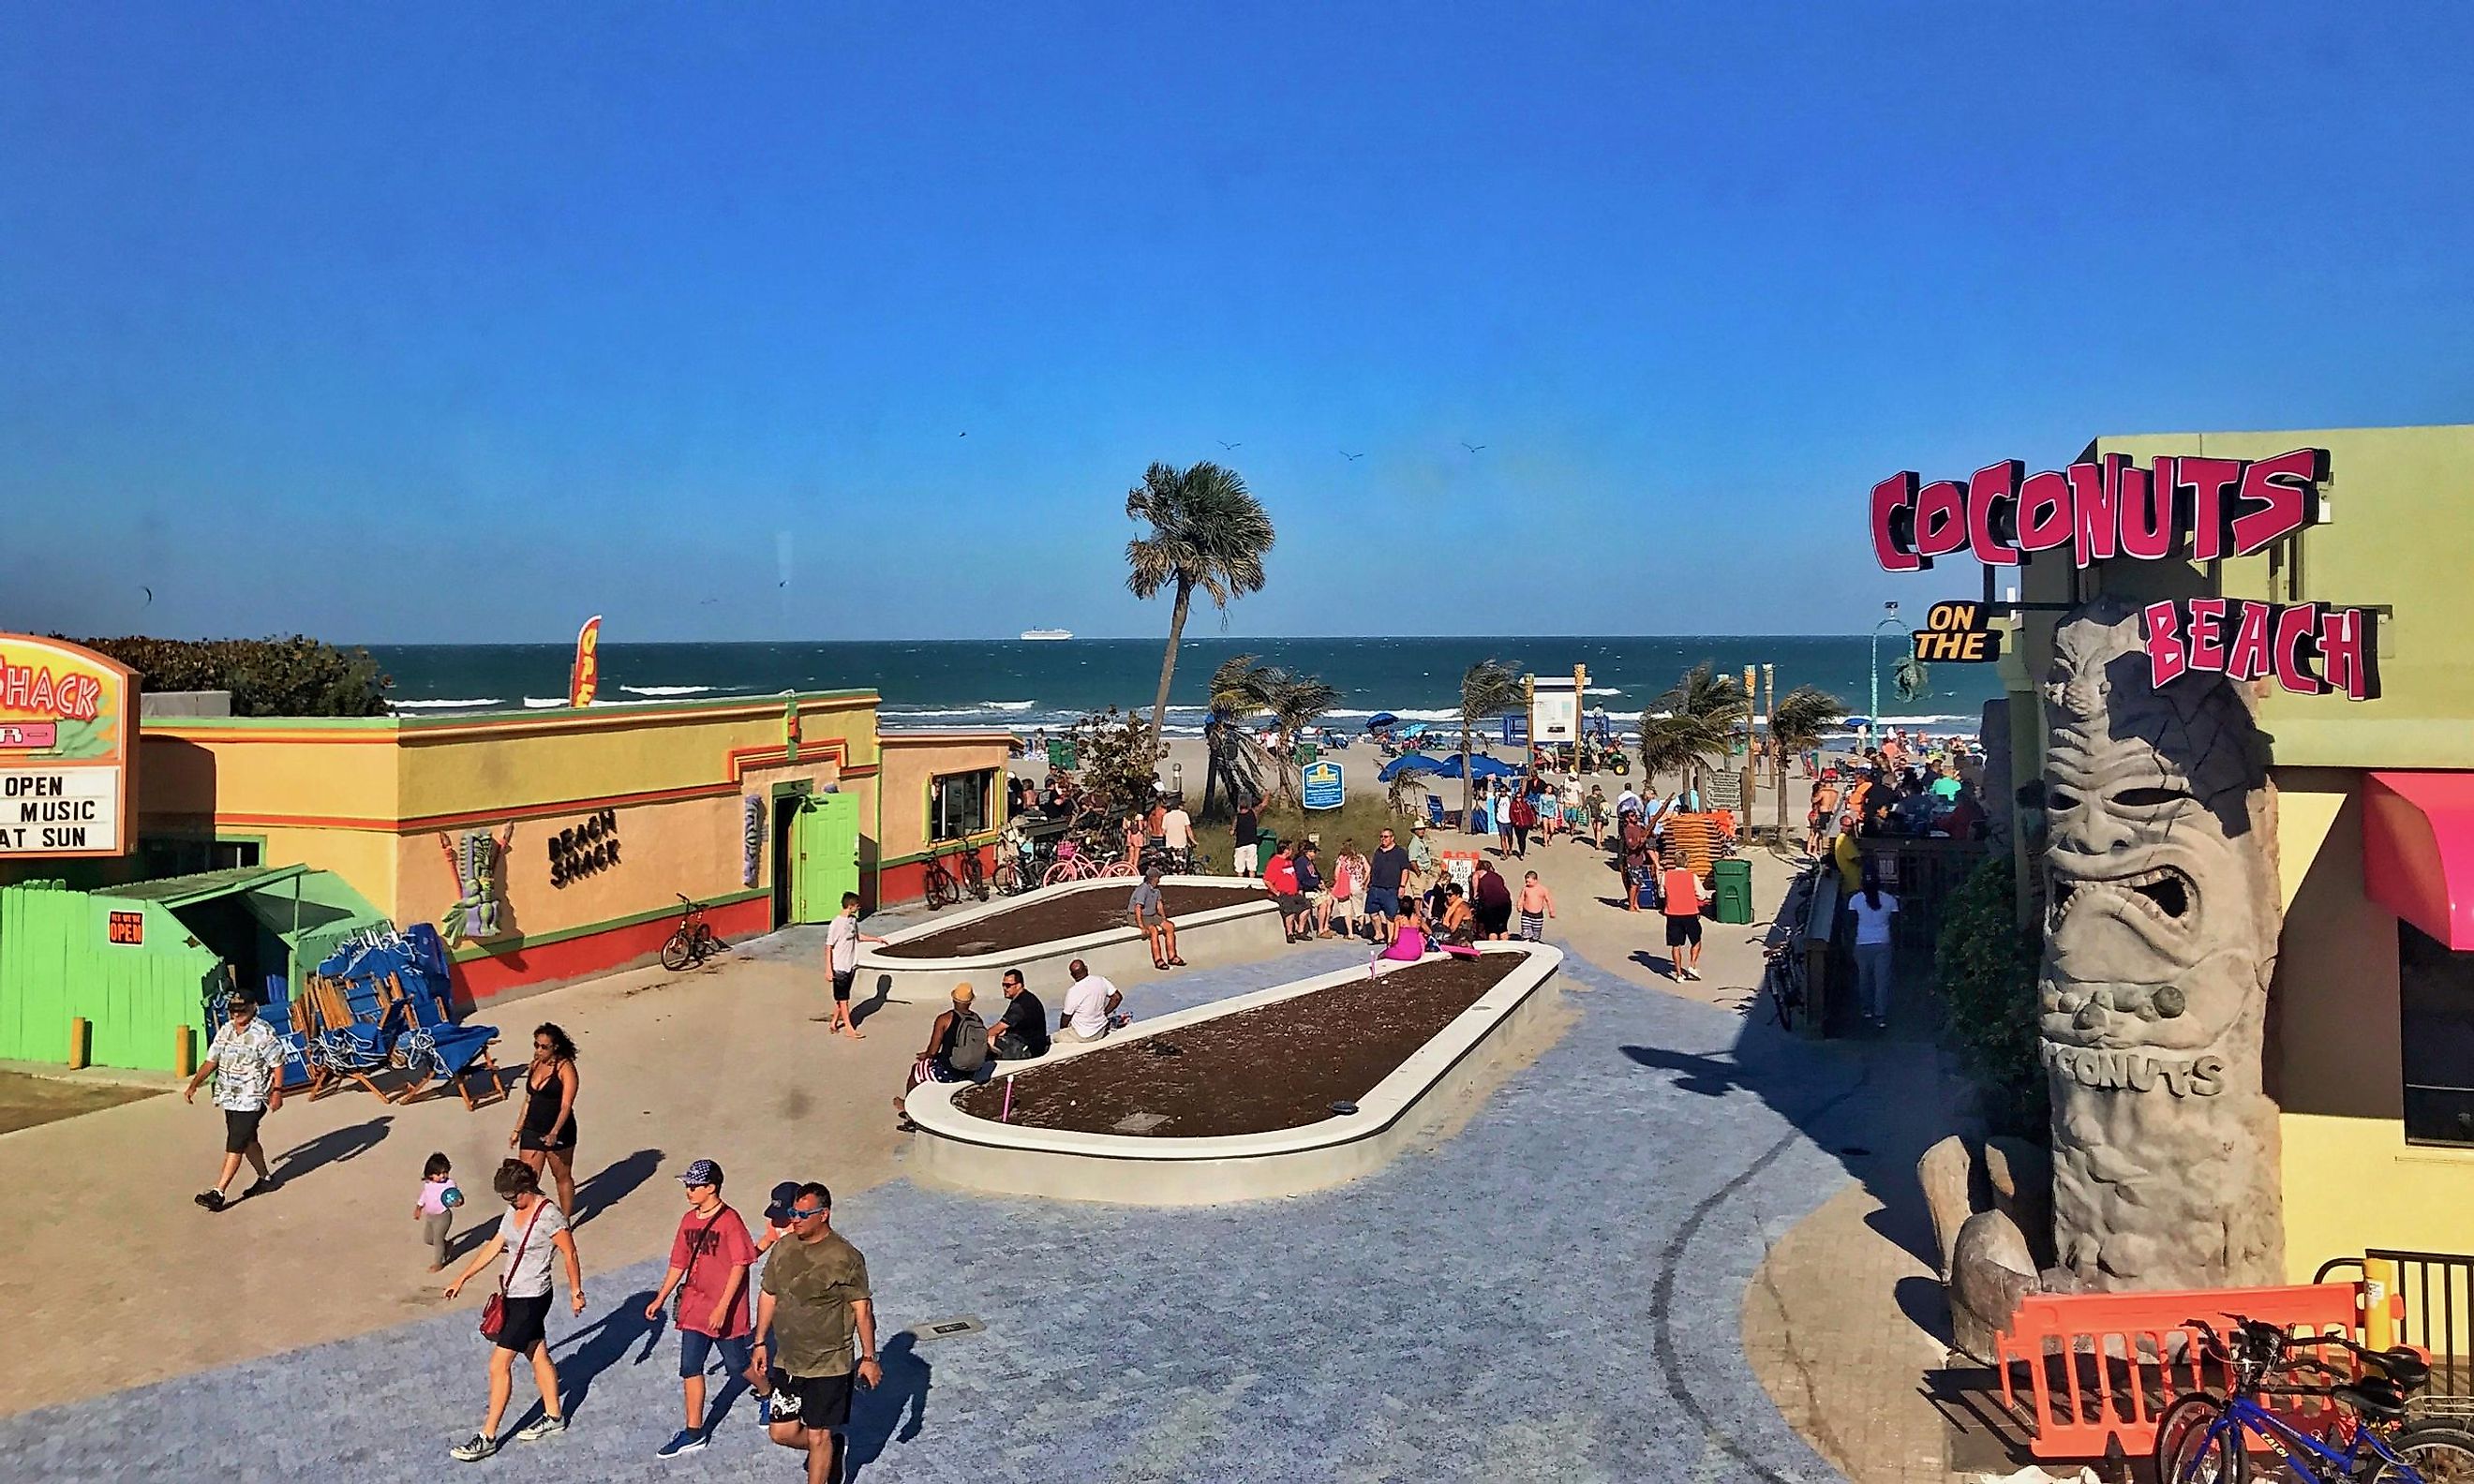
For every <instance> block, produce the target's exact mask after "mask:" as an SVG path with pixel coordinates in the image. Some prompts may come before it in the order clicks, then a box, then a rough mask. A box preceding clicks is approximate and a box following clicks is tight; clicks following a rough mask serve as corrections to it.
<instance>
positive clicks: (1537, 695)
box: [1529, 665, 1589, 746]
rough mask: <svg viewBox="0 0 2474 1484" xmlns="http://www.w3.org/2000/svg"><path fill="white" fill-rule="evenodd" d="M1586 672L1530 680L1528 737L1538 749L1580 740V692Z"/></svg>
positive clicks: (1578, 669) (1586, 676) (1586, 677)
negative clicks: (1535, 742)
mask: <svg viewBox="0 0 2474 1484" xmlns="http://www.w3.org/2000/svg"><path fill="white" fill-rule="evenodd" d="M1588 684H1589V672H1588V671H1586V670H1584V669H1582V668H1580V667H1579V666H1577V665H1576V666H1574V667H1573V670H1572V673H1571V674H1570V675H1568V676H1566V675H1533V676H1531V677H1529V735H1530V736H1531V737H1532V738H1535V739H1536V741H1537V742H1538V744H1539V745H1540V746H1552V745H1554V744H1556V743H1564V742H1577V741H1579V740H1580V739H1581V693H1582V691H1583V689H1584V687H1586V686H1587V685H1588Z"/></svg>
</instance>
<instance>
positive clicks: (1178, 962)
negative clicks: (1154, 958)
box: [1168, 958, 1186, 969]
mask: <svg viewBox="0 0 2474 1484" xmlns="http://www.w3.org/2000/svg"><path fill="white" fill-rule="evenodd" d="M1168 967H1170V968H1171V969H1183V968H1185V967H1186V965H1185V960H1183V959H1181V958H1173V959H1170V960H1169V961H1168Z"/></svg>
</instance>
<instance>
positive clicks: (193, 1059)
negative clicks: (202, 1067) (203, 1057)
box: [172, 1025, 198, 1077]
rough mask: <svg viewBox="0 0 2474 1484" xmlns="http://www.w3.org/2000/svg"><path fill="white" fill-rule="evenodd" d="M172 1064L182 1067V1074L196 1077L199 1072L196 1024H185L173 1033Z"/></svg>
mask: <svg viewBox="0 0 2474 1484" xmlns="http://www.w3.org/2000/svg"><path fill="white" fill-rule="evenodd" d="M172 1065H174V1066H176V1067H179V1068H180V1071H181V1075H182V1076H183V1077H194V1076H196V1075H197V1074H198V1028H197V1027H196V1026H194V1025H183V1026H182V1027H181V1028H180V1029H179V1030H177V1031H175V1032H174V1033H173V1040H172Z"/></svg>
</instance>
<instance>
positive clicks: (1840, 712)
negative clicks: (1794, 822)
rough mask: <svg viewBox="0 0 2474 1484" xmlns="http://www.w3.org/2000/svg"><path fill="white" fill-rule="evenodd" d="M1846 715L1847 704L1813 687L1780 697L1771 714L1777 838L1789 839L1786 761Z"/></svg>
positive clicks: (1816, 742)
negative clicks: (1787, 830) (1776, 805)
mask: <svg viewBox="0 0 2474 1484" xmlns="http://www.w3.org/2000/svg"><path fill="white" fill-rule="evenodd" d="M1846 715H1847V703H1846V702H1844V701H1841V700H1839V699H1838V698H1837V697H1836V696H1833V695H1831V693H1830V692H1828V691H1826V690H1822V689H1820V688H1819V687H1817V686H1812V685H1798V686H1797V687H1796V688H1795V689H1793V690H1790V691H1788V692H1787V693H1786V694H1785V695H1783V696H1781V697H1780V698H1779V702H1778V708H1777V709H1776V710H1774V711H1772V712H1771V713H1770V762H1771V776H1770V784H1771V786H1770V792H1771V793H1772V794H1773V795H1775V796H1776V797H1777V799H1778V837H1779V839H1780V840H1782V841H1783V840H1785V839H1786V760H1787V759H1788V758H1789V757H1792V756H1795V755H1796V754H1800V753H1803V752H1804V751H1806V750H1807V749H1808V748H1815V747H1819V746H1820V745H1821V738H1822V736H1823V734H1824V733H1826V732H1828V731H1829V730H1830V729H1831V728H1832V727H1834V726H1836V725H1837V724H1838V723H1839V721H1840V720H1841V719H1842V718H1844V717H1845V716H1846Z"/></svg>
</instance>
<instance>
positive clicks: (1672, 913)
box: [1662, 855, 1701, 979]
mask: <svg viewBox="0 0 2474 1484" xmlns="http://www.w3.org/2000/svg"><path fill="white" fill-rule="evenodd" d="M1662 885H1663V887H1664V889H1665V892H1666V905H1665V907H1664V909H1663V910H1664V911H1665V913H1666V958H1667V962H1668V963H1669V964H1671V965H1673V966H1674V969H1675V977H1677V978H1679V979H1698V978H1700V977H1701V878H1700V877H1699V876H1696V875H1694V874H1692V868H1691V867H1690V866H1687V865H1685V864H1684V860H1683V857H1682V856H1681V855H1678V856H1677V857H1676V864H1674V865H1672V866H1670V867H1668V868H1667V870H1666V875H1665V879H1664V881H1663V883H1662Z"/></svg>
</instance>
